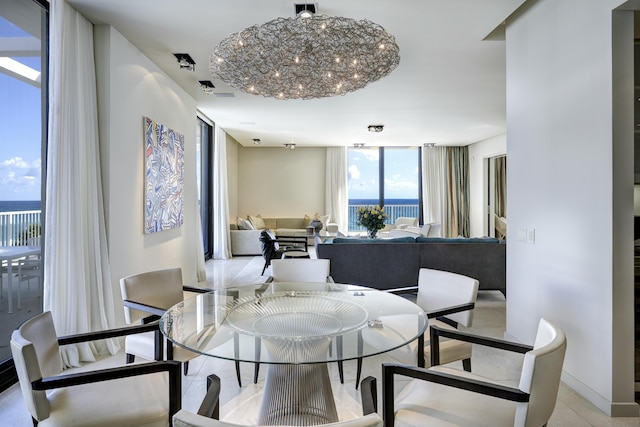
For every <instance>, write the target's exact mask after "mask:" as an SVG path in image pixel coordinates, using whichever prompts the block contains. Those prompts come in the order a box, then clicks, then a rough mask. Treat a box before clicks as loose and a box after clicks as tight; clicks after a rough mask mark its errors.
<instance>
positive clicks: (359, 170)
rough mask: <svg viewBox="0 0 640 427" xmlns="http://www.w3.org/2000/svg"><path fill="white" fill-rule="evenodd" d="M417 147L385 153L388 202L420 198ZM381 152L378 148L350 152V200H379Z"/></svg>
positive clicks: (389, 149) (396, 149)
mask: <svg viewBox="0 0 640 427" xmlns="http://www.w3.org/2000/svg"><path fill="white" fill-rule="evenodd" d="M419 152H420V151H419V150H418V149H417V148H389V147H387V148H386V149H385V151H384V195H385V198H386V199H418V191H419V187H418V180H419V172H418V153H419ZM379 159H380V157H379V152H378V149H377V148H365V149H349V199H378V198H379V197H378V193H379V186H380V184H379V181H380V178H379V174H378V168H379V166H378V165H379Z"/></svg>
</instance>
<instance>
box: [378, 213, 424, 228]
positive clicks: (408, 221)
mask: <svg viewBox="0 0 640 427" xmlns="http://www.w3.org/2000/svg"><path fill="white" fill-rule="evenodd" d="M416 225H418V218H413V217H409V216H399V217H397V218H396V220H395V222H394V223H393V224H385V226H384V228H383V229H382V231H389V230H395V229H403V228H406V227H415V226H416Z"/></svg>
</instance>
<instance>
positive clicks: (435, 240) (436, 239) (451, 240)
mask: <svg viewBox="0 0 640 427" xmlns="http://www.w3.org/2000/svg"><path fill="white" fill-rule="evenodd" d="M416 243H504V240H501V239H497V238H495V237H470V238H465V237H452V238H443V237H417V238H416Z"/></svg>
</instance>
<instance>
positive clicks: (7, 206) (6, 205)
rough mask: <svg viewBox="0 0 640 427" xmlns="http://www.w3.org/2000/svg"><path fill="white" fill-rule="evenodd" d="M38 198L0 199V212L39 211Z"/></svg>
mask: <svg viewBox="0 0 640 427" xmlns="http://www.w3.org/2000/svg"><path fill="white" fill-rule="evenodd" d="M39 210H40V200H0V212H18V211H39Z"/></svg>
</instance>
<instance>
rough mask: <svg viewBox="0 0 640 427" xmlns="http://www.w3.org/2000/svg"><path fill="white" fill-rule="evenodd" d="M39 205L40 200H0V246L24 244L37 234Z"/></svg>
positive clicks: (38, 228)
mask: <svg viewBox="0 0 640 427" xmlns="http://www.w3.org/2000/svg"><path fill="white" fill-rule="evenodd" d="M40 206H41V203H40V200H0V246H15V245H25V244H27V240H28V239H29V238H30V237H37V236H39V235H40V221H41V213H40ZM15 212H22V213H15ZM26 212H30V213H26Z"/></svg>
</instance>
